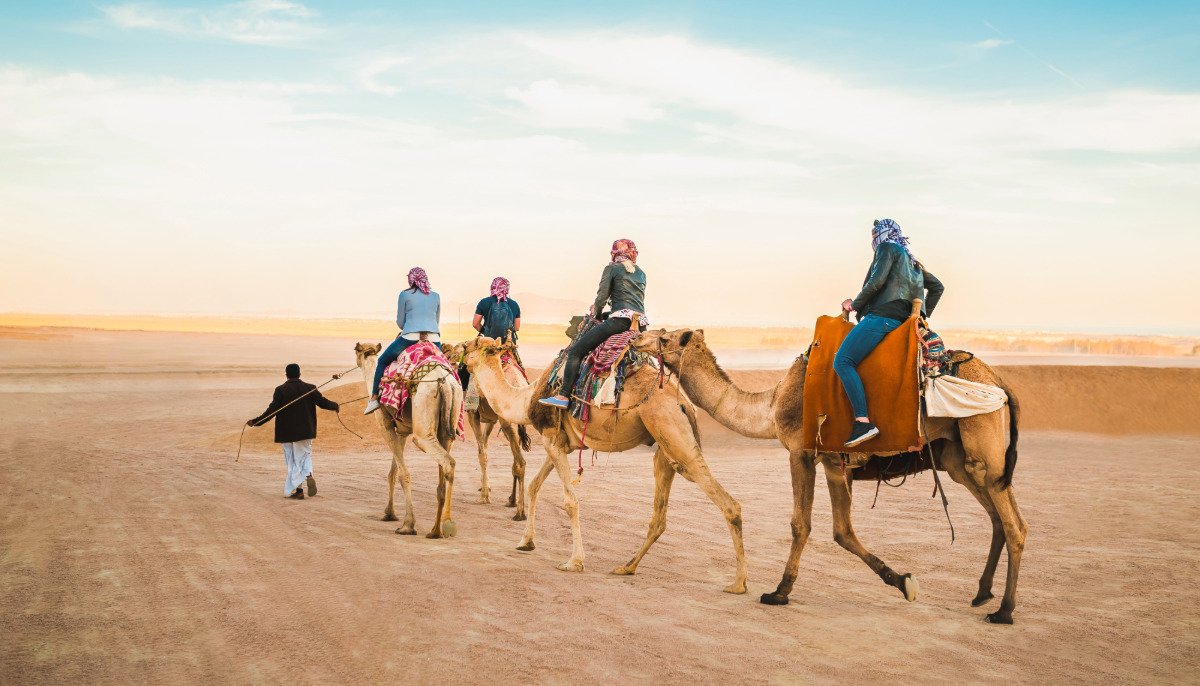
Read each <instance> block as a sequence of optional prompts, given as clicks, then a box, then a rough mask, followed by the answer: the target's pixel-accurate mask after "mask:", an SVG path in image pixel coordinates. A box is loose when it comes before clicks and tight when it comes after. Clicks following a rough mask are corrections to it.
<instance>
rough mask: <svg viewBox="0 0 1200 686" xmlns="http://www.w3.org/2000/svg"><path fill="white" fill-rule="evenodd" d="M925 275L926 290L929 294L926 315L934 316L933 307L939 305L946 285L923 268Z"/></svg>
mask: <svg viewBox="0 0 1200 686" xmlns="http://www.w3.org/2000/svg"><path fill="white" fill-rule="evenodd" d="M922 272H923V273H924V277H925V290H926V291H927V292H928V294H927V295H926V296H925V316H926V317H931V316H933V308H935V307H937V304H938V301H939V300H941V299H942V293H944V292H945V291H946V287H945V286H943V285H942V282H941V280H939V279H938V277H936V276H934V275H933V274H930V273H929V272H926V271H924V270H922Z"/></svg>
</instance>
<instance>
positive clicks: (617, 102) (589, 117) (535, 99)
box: [504, 79, 663, 131]
mask: <svg viewBox="0 0 1200 686" xmlns="http://www.w3.org/2000/svg"><path fill="white" fill-rule="evenodd" d="M504 95H505V97H507V98H509V99H510V100H515V101H517V102H519V103H521V104H522V105H524V106H525V107H526V109H527V113H528V114H529V115H530V117H531V119H532V120H533V121H534V122H535V123H536V124H538V125H540V126H547V127H552V128H560V127H561V128H585V129H586V128H595V129H607V130H611V131H622V130H624V129H626V128H627V127H628V125H629V124H631V123H633V122H639V121H640V122H646V121H655V120H658V119H662V117H663V110H662V109H661V108H659V107H654V106H652V105H651V104H650V100H649V98H646V97H640V96H636V95H629V94H627V93H614V92H607V91H604V90H601V89H599V88H596V87H594V86H576V85H569V86H565V85H562V84H560V83H559V82H558V81H556V80H554V79H542V80H541V81H535V82H534V83H531V84H529V86H527V87H525V88H508V89H506V90H505V91H504Z"/></svg>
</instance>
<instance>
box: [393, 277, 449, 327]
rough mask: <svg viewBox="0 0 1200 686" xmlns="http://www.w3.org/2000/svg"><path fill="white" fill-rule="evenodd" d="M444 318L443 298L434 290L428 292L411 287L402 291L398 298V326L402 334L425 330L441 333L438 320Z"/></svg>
mask: <svg viewBox="0 0 1200 686" xmlns="http://www.w3.org/2000/svg"><path fill="white" fill-rule="evenodd" d="M441 319H442V298H441V296H439V295H438V294H437V293H436V292H434V291H429V293H428V294H425V293H422V292H421V291H419V290H413V289H411V288H408V289H405V290H403V291H400V297H399V298H397V299H396V326H397V327H399V328H400V332H401V333H402V334H416V333H421V332H423V331H428V332H429V333H436V334H439V335H440V334H441V331H439V330H438V322H439V321H441Z"/></svg>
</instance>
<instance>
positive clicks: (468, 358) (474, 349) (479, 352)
mask: <svg viewBox="0 0 1200 686" xmlns="http://www.w3.org/2000/svg"><path fill="white" fill-rule="evenodd" d="M460 345H462V363H463V364H464V365H466V366H467V371H469V372H474V371H475V369H476V368H477V367H479V365H481V364H483V361H484V360H485V359H486V358H488V357H490V356H495V355H500V354H501V353H503V352H504V351H505V350H508V349H509V345H508V344H505V343H503V342H501V341H498V340H496V339H495V338H488V337H487V336H480V337H478V338H473V339H471V340H469V341H467V342H466V343H461V344H460Z"/></svg>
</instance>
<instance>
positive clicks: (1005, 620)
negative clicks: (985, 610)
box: [983, 610, 1013, 624]
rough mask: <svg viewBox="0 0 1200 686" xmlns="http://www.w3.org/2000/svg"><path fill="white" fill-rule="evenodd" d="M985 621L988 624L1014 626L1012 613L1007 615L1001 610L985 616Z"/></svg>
mask: <svg viewBox="0 0 1200 686" xmlns="http://www.w3.org/2000/svg"><path fill="white" fill-rule="evenodd" d="M983 621H985V622H987V623H988V624H1012V623H1013V621H1012V614H1011V613H1010V614H1005V613H1004V612H1003V611H1001V610H997V611H996V612H993V613H991V614H990V615H984V617H983Z"/></svg>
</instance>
